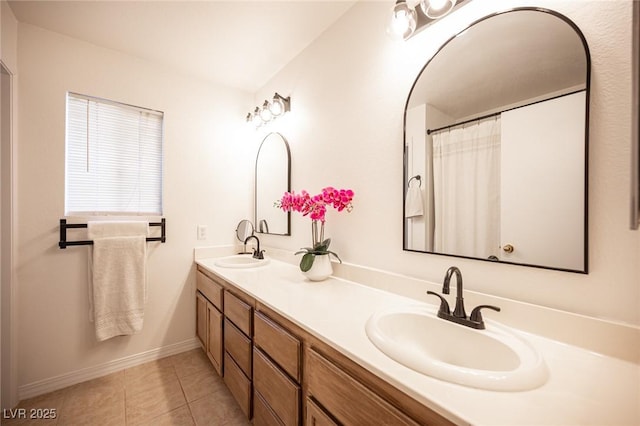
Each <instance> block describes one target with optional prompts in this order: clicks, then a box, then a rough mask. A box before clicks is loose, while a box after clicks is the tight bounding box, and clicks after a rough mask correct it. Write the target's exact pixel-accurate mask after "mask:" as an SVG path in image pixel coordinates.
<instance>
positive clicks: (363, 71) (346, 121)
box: [256, 0, 640, 332]
mask: <svg viewBox="0 0 640 426" xmlns="http://www.w3.org/2000/svg"><path fill="white" fill-rule="evenodd" d="M505 4H508V5H513V6H518V5H528V6H542V7H547V8H550V9H555V10H557V11H559V12H561V13H563V14H565V15H567V16H568V17H569V18H570V19H572V20H573V21H574V22H575V23H576V24H577V25H578V26H579V27H580V28H581V30H582V31H583V32H584V34H585V36H586V39H587V42H588V44H589V48H590V51H591V59H592V82H591V89H592V91H591V103H590V108H591V112H590V113H591V116H590V127H589V137H590V141H589V143H590V148H589V154H590V160H589V168H590V170H589V197H590V198H589V244H590V247H589V264H590V273H589V274H588V275H580V274H573V273H566V272H557V271H547V270H540V269H535V268H529V267H522V266H510V265H495V264H492V263H485V262H480V261H473V260H466V259H457V258H451V257H444V256H437V255H428V254H418V253H410V252H403V251H402V186H401V185H403V180H402V140H403V139H402V137H403V135H402V122H403V111H404V106H405V102H406V100H407V96H408V94H409V91H410V89H411V85H412V84H413V81H414V79H415V78H416V76H417V75H418V73H419V72H420V70H421V69H422V67H423V66H424V64H425V63H426V62H427V60H428V59H429V58H430V57H431V56H432V55H433V54H434V53H435V52H436V50H437V48H438V47H439V46H441V45H442V44H443V43H444V42H445V41H446V40H447V39H448V38H449V37H451V36H452V35H454V34H456V33H458V32H459V31H461V30H462V29H464V28H465V27H466V26H467V25H468V24H469V23H471V22H473V21H474V20H476V19H478V18H481V17H483V16H485V15H487V14H489V13H492V12H495V11H498V10H502V9H504V8H505ZM389 7H390V6H389V4H388V3H387V2H361V3H357V4H356V6H354V7H353V8H352V9H351V10H350V11H349V12H347V14H345V16H344V17H343V18H342V19H341V20H340V21H339V22H338V23H337V24H336V25H334V26H333V27H332V28H331V29H329V30H328V31H326V32H325V33H324V34H323V35H322V37H320V38H319V39H318V40H317V41H316V42H315V43H313V44H312V45H311V46H310V47H308V48H307V49H306V50H305V51H304V52H303V53H302V54H300V55H299V56H298V57H297V58H296V59H295V60H293V61H292V62H290V63H289V64H288V66H287V67H285V68H284V69H283V70H282V71H281V72H280V73H279V74H278V75H277V76H276V77H275V78H274V79H272V81H271V82H269V84H267V85H266V86H265V87H264V88H263V89H261V90H260V92H259V93H258V95H257V96H256V101H258V100H261V99H264V98H265V97H267V96H268V95H269V94H270V93H273V91H274V90H277V91H279V92H280V93H284V94H287V95H291V97H292V113H291V116H290V117H289V121H288V122H287V123H283V124H282V125H280V127H279V129H280V130H281V131H282V133H283V134H284V135H285V136H286V137H287V139H288V141H289V143H290V144H291V155H292V163H293V170H292V186H293V188H294V189H296V190H300V189H307V190H309V191H310V192H314V191H318V190H319V189H320V188H322V187H323V186H326V185H334V186H339V187H350V188H353V189H354V191H355V193H356V197H355V208H354V210H353V212H352V213H350V214H339V215H338V214H334V212H330V213H329V215H328V221H327V225H326V226H327V229H326V235H327V236H330V237H332V238H333V239H332V247H333V249H334V250H335V251H336V252H337V253H338V254H339V255H340V256H341V258H342V259H343V260H345V261H347V262H350V263H355V264H360V265H365V266H369V267H373V268H381V269H386V270H390V271H392V272H397V273H401V274H407V275H410V276H413V277H418V278H424V279H427V280H431V281H434V282H442V278H443V276H444V272H445V271H446V269H447V267H449V266H451V265H457V266H459V267H460V268H461V270H462V272H463V274H464V277H465V280H464V282H465V287H466V288H468V289H473V290H477V291H479V292H484V293H488V294H492V295H497V296H503V297H507V298H512V299H515V300H520V301H525V302H530V303H533V304H537V305H542V306H547V307H551V308H558V309H561V310H566V311H570V312H575V313H579V314H584V315H588V316H593V317H597V318H604V319H610V320H614V321H620V322H625V323H631V324H635V325H640V310H639V309H638V306H640V300H639V298H640V232H637V231H636V232H634V231H630V230H629V226H628V223H629V218H628V214H629V201H630V200H629V185H630V95H629V93H630V84H631V80H630V37H631V2H624V1H542V0H540V1H525V0H510V1H508V2H505V1H498V0H483V1H474V2H471V3H469V4H468V5H467V6H465V7H463V8H461V9H459V10H458V11H457V12H456V13H455V14H453V15H450V16H448V17H447V18H446V19H445V20H443V21H440V22H437V23H436V24H434V25H432V26H431V27H429V28H427V29H426V30H424V31H423V32H421V33H419V34H418V35H417V36H415V37H414V38H413V39H411V40H410V41H408V42H406V43H395V42H393V41H392V40H391V39H390V38H389V37H387V36H386V34H385V31H384V30H385V25H386V23H387V20H388V15H389ZM453 65H455V64H452V66H453ZM469 72H473V70H469ZM274 124H277V123H274ZM523 226H526V224H523ZM308 228H309V221H308V219H306V218H302V217H300V216H299V215H294V216H293V218H292V232H293V235H292V236H291V237H289V238H287V237H271V238H265V240H266V241H265V242H266V243H267V244H270V245H273V246H277V247H279V248H286V249H292V250H293V249H297V248H298V247H304V246H307V245H308V244H309V241H308V234H309V232H308ZM553 243H554V242H553V241H549V244H553ZM576 332H578V330H576ZM580 332H588V331H580Z"/></svg>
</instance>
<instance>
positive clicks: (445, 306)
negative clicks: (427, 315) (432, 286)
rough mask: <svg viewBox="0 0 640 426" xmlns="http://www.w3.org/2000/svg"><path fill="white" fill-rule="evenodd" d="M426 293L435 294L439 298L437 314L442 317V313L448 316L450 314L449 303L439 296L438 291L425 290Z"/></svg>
mask: <svg viewBox="0 0 640 426" xmlns="http://www.w3.org/2000/svg"><path fill="white" fill-rule="evenodd" d="M427 294H431V295H433V296H437V297H438V298H439V299H440V308H439V309H438V316H439V317H441V318H442V316H443V315H446V316H449V315H451V309H450V308H449V303H447V300H446V299H445V298H444V297H442V296H440V295H439V294H438V293H434V292H433V291H427Z"/></svg>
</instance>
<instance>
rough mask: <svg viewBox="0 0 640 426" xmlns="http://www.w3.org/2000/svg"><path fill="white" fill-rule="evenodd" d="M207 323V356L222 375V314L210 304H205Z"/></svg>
mask: <svg viewBox="0 0 640 426" xmlns="http://www.w3.org/2000/svg"><path fill="white" fill-rule="evenodd" d="M207 321H208V324H207V325H208V328H207V346H206V347H207V356H208V357H209V359H210V360H211V363H212V364H213V367H214V368H215V369H216V371H217V372H218V374H220V375H222V359H223V358H222V324H223V322H222V313H221V312H220V311H219V310H218V309H216V307H215V306H213V305H212V304H211V303H207Z"/></svg>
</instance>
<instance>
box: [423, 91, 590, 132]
mask: <svg viewBox="0 0 640 426" xmlns="http://www.w3.org/2000/svg"><path fill="white" fill-rule="evenodd" d="M585 90H586V89H580V90H574V91H573V92H569V93H564V94H562V95H558V96H554V97H552V98H547V99H542V100H539V101H535V102H531V103H530V104H525V105H520V106H517V107H513V108H507V109H505V110H502V111H498V112H494V113H491V114H487V115H482V116H480V117H476V118H472V119H469V120H465V121H461V122H459V123H453V124H449V125H448V126H443V127H438V128H437V129H427V135H430V134H431V133H434V132H439V131H440V130H447V129H450V128H452V127H456V126H461V125H463V124H468V123H472V122H474V121H480V120H484V119H486V118H491V117H495V116H497V115H500V114H502V113H503V112H507V111H512V110H514V109H518V108H522V107H526V106H529V105H535V104H538V103H540V102H546V101H550V100H552V99H557V98H561V97H563V96H569V95H573V94H574V93H579V92H584V91H585Z"/></svg>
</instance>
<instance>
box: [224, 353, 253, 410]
mask: <svg viewBox="0 0 640 426" xmlns="http://www.w3.org/2000/svg"><path fill="white" fill-rule="evenodd" d="M224 383H225V384H226V385H227V387H228V388H229V391H230V392H231V394H232V395H233V397H234V398H235V400H236V401H237V402H238V404H239V405H240V408H241V409H242V412H243V413H244V414H245V415H246V416H247V418H248V419H250V418H251V382H250V381H249V379H247V377H246V376H245V375H244V373H242V370H241V369H240V367H238V365H237V364H236V363H235V361H234V360H233V359H232V358H231V357H230V356H229V354H228V353H225V354H224Z"/></svg>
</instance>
